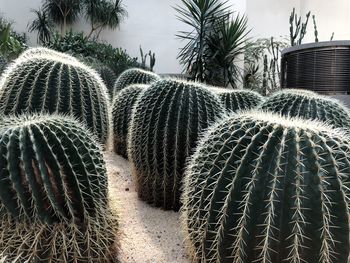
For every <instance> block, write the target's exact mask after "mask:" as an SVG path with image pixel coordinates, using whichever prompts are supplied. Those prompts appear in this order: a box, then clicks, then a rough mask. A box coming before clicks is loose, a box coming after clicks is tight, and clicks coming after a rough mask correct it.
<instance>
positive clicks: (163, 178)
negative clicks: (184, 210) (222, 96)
mask: <svg viewBox="0 0 350 263" xmlns="http://www.w3.org/2000/svg"><path fill="white" fill-rule="evenodd" d="M223 113H224V109H223V106H222V104H221V102H220V101H219V99H218V98H217V97H216V96H215V95H214V94H213V93H211V92H210V91H208V90H207V89H205V88H203V86H201V85H198V84H195V83H190V82H181V81H177V80H172V79H166V80H160V81H157V82H155V83H153V84H152V85H151V86H150V87H149V88H147V89H146V90H145V91H144V92H142V94H141V95H140V97H139V98H138V100H137V102H136V105H135V107H134V110H133V115H132V116H133V117H132V121H131V125H130V129H129V137H128V146H129V150H128V156H129V159H130V161H131V165H132V169H133V173H134V176H135V178H136V183H137V191H138V194H139V197H140V198H141V199H142V200H144V201H147V202H149V203H151V204H154V205H155V206H161V207H163V208H164V209H173V210H175V211H176V210H178V209H179V207H180V185H181V180H182V177H183V172H184V167H185V162H186V158H187V157H188V156H190V154H191V153H192V151H193V148H194V147H195V146H196V142H197V138H198V135H199V133H200V132H202V131H203V130H204V129H206V128H207V127H208V126H209V124H211V123H212V122H214V121H215V120H216V118H217V117H219V116H220V115H221V114H223Z"/></svg>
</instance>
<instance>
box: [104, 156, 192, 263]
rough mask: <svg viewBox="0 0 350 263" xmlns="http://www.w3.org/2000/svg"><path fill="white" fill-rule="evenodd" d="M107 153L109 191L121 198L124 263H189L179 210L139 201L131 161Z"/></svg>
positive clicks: (121, 245)
mask: <svg viewBox="0 0 350 263" xmlns="http://www.w3.org/2000/svg"><path fill="white" fill-rule="evenodd" d="M104 156H105V161H106V164H107V170H108V178H109V189H110V194H111V197H112V198H113V200H115V199H116V200H118V205H117V208H118V209H117V210H118V211H117V212H118V214H119V223H120V231H121V239H120V252H119V259H120V261H121V263H185V262H189V260H188V258H187V256H186V253H185V249H184V245H183V234H182V231H181V226H180V221H179V213H175V212H172V211H163V210H161V209H159V208H154V207H151V206H149V205H148V204H146V203H144V202H142V201H140V200H138V198H137V193H136V191H135V186H134V183H133V181H132V177H131V173H130V168H129V162H128V161H126V160H125V159H123V158H122V157H120V156H118V155H116V154H114V153H112V152H106V153H105V154H104Z"/></svg>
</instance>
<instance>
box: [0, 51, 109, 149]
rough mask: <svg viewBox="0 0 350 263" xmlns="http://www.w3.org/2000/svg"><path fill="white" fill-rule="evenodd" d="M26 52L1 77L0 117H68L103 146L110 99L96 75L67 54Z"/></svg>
mask: <svg viewBox="0 0 350 263" xmlns="http://www.w3.org/2000/svg"><path fill="white" fill-rule="evenodd" d="M28 52H29V54H28V53H25V54H23V56H21V57H19V58H18V59H17V60H16V61H15V62H14V63H13V64H12V65H10V66H9V67H8V68H7V69H6V71H5V72H4V74H3V75H2V78H1V80H0V113H2V114H5V115H10V114H23V113H31V112H33V113H38V112H45V113H60V114H70V115H73V116H74V117H76V118H78V119H79V120H80V121H82V122H83V123H84V124H86V126H87V127H88V128H89V129H90V130H91V131H92V132H93V133H94V134H95V135H97V136H98V138H99V140H100V142H101V143H106V140H107V137H108V130H109V128H108V125H109V113H108V108H109V99H108V95H107V88H106V86H105V85H104V84H103V81H102V80H101V78H100V77H99V76H98V74H97V73H96V72H95V71H93V70H92V69H91V68H89V67H87V66H85V65H84V64H82V63H80V62H79V61H78V60H76V59H74V58H67V57H69V56H68V55H66V54H62V55H56V53H58V52H54V51H50V50H49V51H46V50H44V51H40V52H39V51H38V50H37V51H36V52H34V51H31V53H30V51H28Z"/></svg>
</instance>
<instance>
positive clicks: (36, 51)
mask: <svg viewBox="0 0 350 263" xmlns="http://www.w3.org/2000/svg"><path fill="white" fill-rule="evenodd" d="M37 55H51V56H57V57H60V58H63V59H68V60H72V61H78V60H77V59H76V58H75V57H73V56H71V55H69V54H66V53H62V52H58V51H56V50H53V49H49V48H45V47H32V48H28V49H27V50H25V51H24V52H23V53H22V54H21V57H22V58H31V57H33V56H37Z"/></svg>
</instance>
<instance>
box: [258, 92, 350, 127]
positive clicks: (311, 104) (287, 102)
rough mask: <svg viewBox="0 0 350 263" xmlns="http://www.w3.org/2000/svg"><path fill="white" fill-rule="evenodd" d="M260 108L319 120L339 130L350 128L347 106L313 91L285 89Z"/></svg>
mask: <svg viewBox="0 0 350 263" xmlns="http://www.w3.org/2000/svg"><path fill="white" fill-rule="evenodd" d="M259 108H260V109H261V110H264V111H269V112H275V113H279V114H282V115H284V116H290V117H301V118H305V119H318V120H320V121H323V122H326V123H328V124H330V125H332V126H333V127H337V128H342V127H344V128H350V114H349V110H348V109H347V108H346V107H345V106H343V105H342V104H341V103H340V102H339V101H338V100H336V99H332V98H329V97H325V96H322V95H318V94H316V93H314V92H312V91H307V90H299V89H285V90H282V91H280V92H276V93H274V94H273V95H271V96H270V97H269V98H268V99H266V100H265V102H263V103H262V104H261V105H260V106H259Z"/></svg>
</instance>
